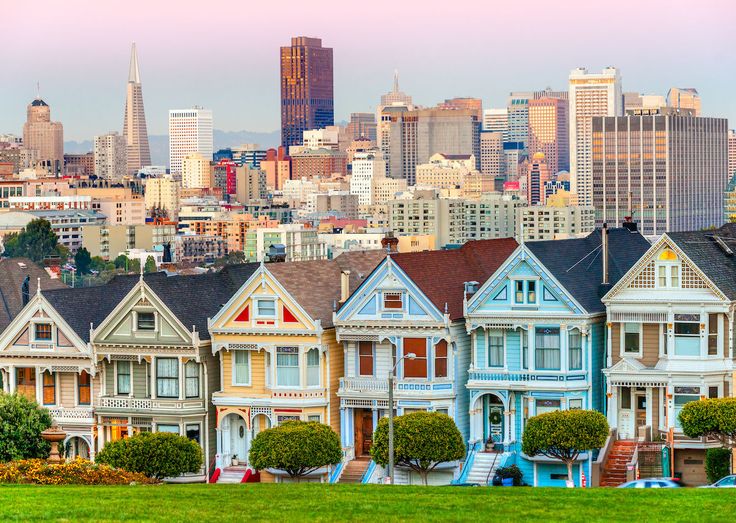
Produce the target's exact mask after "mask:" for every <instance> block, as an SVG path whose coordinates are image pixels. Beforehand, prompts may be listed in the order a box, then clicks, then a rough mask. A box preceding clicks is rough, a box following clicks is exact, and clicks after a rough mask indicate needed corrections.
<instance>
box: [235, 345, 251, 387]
mask: <svg viewBox="0 0 736 523" xmlns="http://www.w3.org/2000/svg"><path fill="white" fill-rule="evenodd" d="M233 363H234V365H233V372H234V374H235V376H234V378H235V380H234V381H235V384H236V385H247V384H248V383H249V382H250V368H249V367H250V355H249V354H248V351H245V350H236V351H233Z"/></svg>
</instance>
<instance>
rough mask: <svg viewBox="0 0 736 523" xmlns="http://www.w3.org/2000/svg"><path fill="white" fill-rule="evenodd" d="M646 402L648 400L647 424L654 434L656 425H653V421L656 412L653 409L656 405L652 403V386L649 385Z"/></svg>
mask: <svg viewBox="0 0 736 523" xmlns="http://www.w3.org/2000/svg"><path fill="white" fill-rule="evenodd" d="M646 402H647V426H648V427H649V429H650V430H651V431H652V434H653V433H654V430H655V427H652V423H654V413H653V412H652V410H653V409H654V405H652V387H647V393H646Z"/></svg>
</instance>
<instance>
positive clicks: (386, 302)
mask: <svg viewBox="0 0 736 523" xmlns="http://www.w3.org/2000/svg"><path fill="white" fill-rule="evenodd" d="M403 307H404V303H403V296H402V294H401V293H400V292H384V293H383V308H384V309H402V308H403Z"/></svg>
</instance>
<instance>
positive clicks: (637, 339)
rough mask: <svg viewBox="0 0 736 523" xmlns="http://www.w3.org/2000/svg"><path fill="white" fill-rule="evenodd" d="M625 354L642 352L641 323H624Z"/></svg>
mask: <svg viewBox="0 0 736 523" xmlns="http://www.w3.org/2000/svg"><path fill="white" fill-rule="evenodd" d="M622 331H623V343H624V354H639V353H640V352H641V337H642V335H641V333H642V328H641V323H624V324H623V329H622Z"/></svg>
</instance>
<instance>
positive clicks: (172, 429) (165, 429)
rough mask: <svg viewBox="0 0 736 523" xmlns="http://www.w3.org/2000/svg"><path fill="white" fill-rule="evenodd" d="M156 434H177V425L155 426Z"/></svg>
mask: <svg viewBox="0 0 736 523" xmlns="http://www.w3.org/2000/svg"><path fill="white" fill-rule="evenodd" d="M156 432H170V433H172V434H179V425H156Z"/></svg>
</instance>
